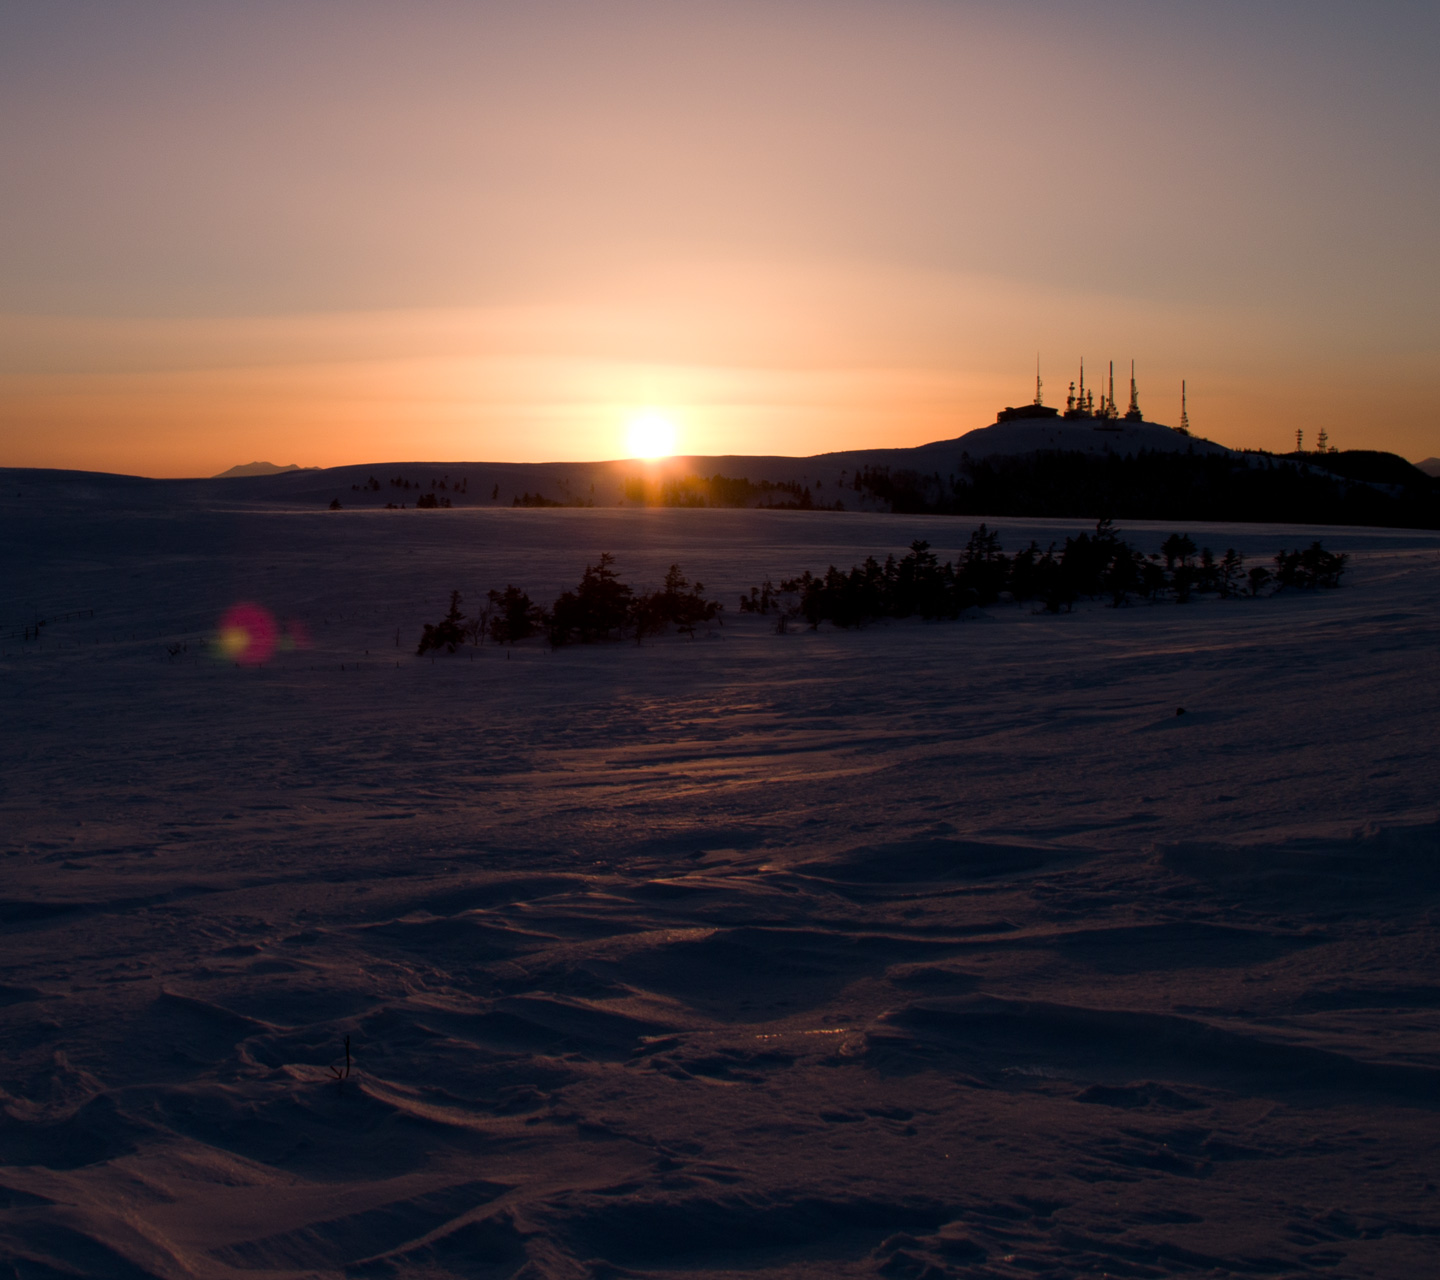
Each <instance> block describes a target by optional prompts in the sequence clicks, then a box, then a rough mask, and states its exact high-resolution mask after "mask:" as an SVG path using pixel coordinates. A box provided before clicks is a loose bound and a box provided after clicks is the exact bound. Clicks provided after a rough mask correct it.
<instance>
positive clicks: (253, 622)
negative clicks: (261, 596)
mask: <svg viewBox="0 0 1440 1280" xmlns="http://www.w3.org/2000/svg"><path fill="white" fill-rule="evenodd" d="M278 640H279V632H278V629H277V628H276V626H275V619H274V617H273V616H272V615H271V613H270V612H269V610H267V609H263V608H261V607H260V606H259V605H258V604H249V603H245V604H237V605H232V606H231V607H230V608H229V609H227V610H226V611H225V614H224V616H223V617H222V618H221V619H220V632H219V635H218V636H217V643H218V645H219V649H220V652H221V654H222V655H223V656H224V657H226V658H228V659H230V660H231V661H232V662H238V663H239V664H240V665H241V666H245V667H254V666H258V665H259V664H260V663H262V662H264V661H266V660H267V659H268V658H269V657H270V656H271V655H272V654H273V653H274V652H275V646H276V644H277V642H278Z"/></svg>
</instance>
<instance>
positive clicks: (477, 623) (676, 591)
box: [416, 552, 723, 654]
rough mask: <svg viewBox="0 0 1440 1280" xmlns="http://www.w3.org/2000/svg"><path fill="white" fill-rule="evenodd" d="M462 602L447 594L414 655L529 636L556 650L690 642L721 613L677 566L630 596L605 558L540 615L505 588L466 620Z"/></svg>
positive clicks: (517, 591) (520, 594) (522, 595)
mask: <svg viewBox="0 0 1440 1280" xmlns="http://www.w3.org/2000/svg"><path fill="white" fill-rule="evenodd" d="M463 603H464V598H463V597H462V596H461V594H460V592H459V591H452V592H451V593H450V609H449V611H448V612H447V613H446V614H445V616H444V617H443V618H442V619H441V620H440V621H439V622H438V623H433V624H431V623H427V624H426V625H425V629H424V631H423V633H422V634H421V636H420V645H419V648H418V649H417V650H416V652H417V653H421V654H424V653H430V652H438V651H440V650H442V649H443V650H445V651H446V652H447V653H454V652H455V651H456V650H457V649H458V648H459V647H460V646H461V645H463V644H467V643H469V644H480V643H482V642H483V641H486V640H489V641H492V642H493V643H495V644H514V643H515V642H516V641H518V640H526V639H529V638H530V637H531V636H537V635H543V636H545V637H546V638H547V639H548V640H549V642H550V644H552V645H554V646H556V647H559V646H561V645H569V644H598V643H601V642H604V641H607V640H624V639H633V640H634V641H635V642H636V643H637V644H638V643H640V642H642V641H643V640H645V639H646V637H648V636H657V635H661V634H663V633H664V632H666V631H668V630H669V629H670V628H671V627H674V628H675V630H676V631H678V632H680V633H681V634H682V635H688V636H690V637H691V638H692V639H693V638H694V636H695V632H696V630H697V628H699V627H700V626H701V625H703V624H705V623H709V622H714V621H716V620H717V619H718V618H719V616H720V612H721V610H722V608H723V606H722V605H721V604H720V602H719V601H718V600H707V599H706V598H705V585H704V583H701V582H693V583H692V582H691V581H690V580H689V579H688V578H686V577H685V575H684V574H683V573H682V572H681V571H680V566H679V565H678V564H672V565H671V566H670V568H669V570H668V571H667V572H666V574H665V580H664V583H663V585H662V586H661V587H660V588H659V589H658V590H656V591H649V592H644V591H636V590H635V589H634V588H633V587H631V586H630V584H629V583H627V582H623V581H621V579H620V575H619V574H618V573H617V572H616V570H615V557H614V556H613V555H611V554H610V553H609V552H606V553H604V554H602V555H601V556H600V559H599V561H598V563H596V564H592V565H586V566H585V571H584V573H583V574H581V577H580V581H579V583H578V584H577V585H576V586H575V587H574V588H573V589H572V590H569V591H564V592H561V594H560V595H559V596H558V597H557V598H556V600H555V601H554V603H553V604H551V605H550V606H549V607H548V608H546V607H545V606H543V605H541V604H538V603H537V602H536V601H534V600H533V599H531V597H530V595H529V593H528V592H526V591H524V590H522V589H521V588H520V587H517V586H515V585H514V584H513V583H512V584H509V585H507V586H506V588H505V590H503V591H496V590H491V591H490V592H488V593H487V595H486V598H485V602H484V603H483V604H482V606H481V608H480V610H479V611H478V612H477V613H476V614H475V615H474V616H473V617H467V616H466V615H465V613H464V612H463V611H462V609H461V605H462V604H463Z"/></svg>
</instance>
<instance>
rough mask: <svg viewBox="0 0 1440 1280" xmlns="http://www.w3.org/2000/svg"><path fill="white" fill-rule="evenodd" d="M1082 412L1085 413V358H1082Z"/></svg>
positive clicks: (1080, 402)
mask: <svg viewBox="0 0 1440 1280" xmlns="http://www.w3.org/2000/svg"><path fill="white" fill-rule="evenodd" d="M1079 404H1080V412H1081V413H1082V414H1083V413H1084V412H1085V357H1084V356H1081V357H1080V401H1079Z"/></svg>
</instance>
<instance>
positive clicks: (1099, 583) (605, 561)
mask: <svg viewBox="0 0 1440 1280" xmlns="http://www.w3.org/2000/svg"><path fill="white" fill-rule="evenodd" d="M1348 559H1349V557H1348V556H1347V555H1345V554H1343V553H1340V554H1336V553H1334V552H1330V551H1326V550H1325V548H1324V547H1323V546H1322V545H1321V544H1320V543H1319V542H1313V543H1311V544H1310V546H1309V547H1306V548H1304V549H1296V550H1294V551H1286V550H1282V551H1280V552H1279V553H1278V554H1277V555H1276V556H1275V557H1274V560H1273V564H1274V568H1273V569H1272V568H1268V567H1267V566H1265V565H1259V564H1257V565H1251V566H1250V567H1249V568H1246V565H1245V557H1244V556H1242V555H1241V554H1240V553H1239V552H1238V551H1236V550H1235V549H1234V548H1233V547H1231V548H1228V549H1227V550H1226V551H1225V553H1224V554H1223V555H1221V556H1219V557H1216V555H1215V554H1214V552H1212V551H1211V549H1210V548H1209V547H1197V546H1196V545H1195V542H1194V540H1193V539H1192V538H1191V537H1190V536H1189V535H1188V534H1183V533H1172V534H1171V535H1170V536H1169V537H1168V538H1166V539H1165V541H1164V542H1162V543H1161V544H1160V550H1159V551H1158V552H1155V553H1152V554H1150V555H1148V556H1147V555H1145V554H1144V553H1143V552H1141V551H1138V550H1136V548H1134V547H1132V546H1130V545H1129V543H1127V542H1125V541H1124V540H1123V539H1122V538H1121V537H1120V535H1119V533H1118V532H1117V531H1116V529H1115V527H1114V525H1113V524H1112V523H1111V522H1110V521H1109V520H1101V521H1100V522H1099V523H1098V524H1097V525H1096V526H1095V530H1094V532H1093V533H1081V534H1079V535H1077V536H1076V537H1073V538H1066V539H1065V542H1064V545H1063V546H1060V547H1057V546H1056V545H1055V544H1054V543H1051V544H1050V546H1048V547H1045V548H1043V549H1042V548H1041V547H1040V545H1039V544H1038V543H1037V542H1035V541H1033V540H1032V541H1031V542H1030V545H1029V546H1028V547H1025V548H1023V549H1022V550H1020V551H1018V552H1016V553H1015V554H1014V555H1007V554H1006V553H1005V551H1004V550H1003V548H1002V547H1001V546H1000V537H999V534H998V533H997V532H995V531H994V530H992V529H990V528H989V527H988V526H986V525H984V524H982V525H981V526H980V527H979V528H978V529H976V530H974V531H973V532H972V533H971V535H970V539H969V541H968V542H967V543H966V544H965V549H964V551H962V552H961V554H960V555H959V557H958V558H957V559H956V560H955V562H954V563H953V564H952V563H951V562H949V561H945V562H943V563H942V562H941V560H940V558H939V557H938V556H937V555H936V554H935V553H934V552H933V551H932V550H931V549H930V544H929V543H928V542H925V541H916V542H912V543H911V544H910V550H909V551H908V552H907V553H906V554H905V555H903V556H901V557H900V558H898V559H897V558H896V557H895V556H893V555H891V556H887V557H886V559H885V562H884V563H883V564H882V563H881V562H880V561H878V560H876V559H875V557H874V556H870V557H868V558H867V559H866V560H865V561H864V563H863V564H858V565H852V566H851V568H850V569H849V570H848V571H847V570H842V569H839V568H837V567H836V566H835V565H833V564H832V565H831V566H830V567H829V568H828V569H827V570H826V571H825V572H824V573H823V574H814V573H811V572H810V571H808V570H807V571H805V572H804V573H802V574H801V575H800V576H798V577H794V578H786V579H782V580H781V582H780V584H779V586H776V585H775V584H774V583H773V582H772V581H770V580H769V579H767V580H766V581H765V582H764V583H763V584H762V585H761V586H758V587H751V588H750V591H749V594H748V595H741V597H740V612H742V613H751V614H760V615H770V614H774V615H776V616H777V627H776V629H777V630H779V631H784V630H786V629H787V626H788V624H789V623H790V622H792V621H794V622H799V621H802V620H803V621H804V622H805V623H807V624H808V625H809V626H810V627H811V628H812V629H814V628H817V627H819V626H820V624H821V623H822V622H828V623H830V624H831V625H833V626H837V627H845V628H849V627H861V626H864V625H866V624H867V623H870V622H878V621H879V620H881V619H882V618H910V617H920V618H926V619H932V620H933V619H942V618H958V617H959V616H960V615H961V614H962V613H964V612H965V611H966V610H967V609H971V608H977V607H985V606H987V605H993V604H997V603H999V602H1000V601H1001V600H1009V601H1011V602H1013V603H1016V604H1026V603H1032V602H1033V603H1038V604H1039V605H1041V606H1042V607H1043V608H1044V609H1045V610H1046V611H1047V612H1050V613H1059V612H1062V611H1069V610H1070V609H1072V608H1073V607H1074V605H1075V603H1076V602H1077V601H1078V600H1080V599H1082V598H1105V599H1108V601H1109V602H1110V603H1111V604H1112V605H1113V606H1115V607H1117V608H1118V607H1120V606H1122V605H1125V604H1127V603H1129V602H1130V600H1131V599H1132V598H1134V599H1141V600H1149V601H1152V602H1155V601H1159V600H1162V599H1170V600H1174V601H1175V602H1177V603H1181V604H1183V603H1185V602H1186V601H1188V600H1191V599H1193V598H1194V597H1196V596H1200V595H1206V594H1210V595H1216V596H1219V597H1220V598H1222V599H1229V598H1234V597H1238V596H1259V595H1262V594H1273V593H1275V592H1277V591H1282V590H1287V589H1293V590H1303V589H1313V588H1321V587H1338V586H1339V585H1340V577H1341V575H1342V574H1343V573H1344V572H1345V565H1346V563H1347V561H1348ZM463 603H464V598H463V597H462V596H461V594H460V592H459V591H452V592H451V593H450V608H449V611H448V612H447V613H446V614H445V616H444V617H443V618H442V619H441V620H440V621H439V622H437V623H426V624H425V627H424V631H423V633H422V634H421V637H420V644H419V647H418V648H417V650H416V652H417V653H419V654H425V653H431V652H439V651H441V650H444V651H446V652H448V653H454V652H455V651H456V650H457V649H459V648H460V646H461V645H464V644H480V643H482V642H485V641H490V642H493V643H495V644H515V643H516V642H517V641H520V640H527V639H529V638H531V637H533V636H544V637H545V638H546V639H548V641H549V642H550V644H551V645H554V646H557V647H559V646H562V645H570V644H598V643H603V642H605V641H615V640H624V639H633V640H635V642H636V643H637V644H638V643H640V642H642V641H644V640H645V639H646V638H647V637H649V636H657V635H661V634H663V633H665V632H666V631H668V630H669V629H670V628H672V627H673V628H674V629H675V630H676V631H678V632H680V633H681V634H684V635H689V636H690V637H691V638H693V637H694V635H695V633H696V630H697V628H699V627H700V626H702V625H703V624H706V623H711V622H715V621H717V620H718V619H719V617H720V614H721V612H722V610H723V608H724V606H723V605H722V604H721V603H720V602H719V601H717V600H710V599H707V598H706V596H705V586H704V584H703V583H700V582H694V583H692V582H691V581H690V580H689V579H687V578H686V577H685V575H684V574H683V573H682V572H681V570H680V566H679V565H678V564H672V565H671V566H670V568H669V570H668V571H667V572H666V574H665V580H664V583H663V585H662V586H661V587H660V588H659V589H658V590H655V591H650V592H642V591H636V590H635V589H634V588H633V587H631V586H630V585H629V583H627V582H624V581H622V580H621V578H620V575H619V574H618V573H617V572H616V569H615V557H614V556H613V555H611V554H609V553H608V552H606V553H604V554H603V555H601V556H600V558H599V560H598V562H597V563H595V564H592V565H586V566H585V570H584V572H583V573H582V574H581V577H580V581H579V583H578V584H577V585H576V586H575V587H574V588H572V589H571V590H569V591H564V592H562V593H561V594H560V595H559V596H558V597H557V598H556V599H555V601H554V602H553V603H552V604H551V605H550V606H549V607H548V608H547V607H546V606H544V605H542V604H539V603H537V602H536V601H535V600H534V599H532V597H531V596H530V594H529V593H528V592H526V591H525V590H523V589H522V588H520V587H517V586H515V585H514V584H513V583H511V584H508V585H507V586H506V587H505V589H504V590H503V591H498V590H491V591H490V592H488V593H487V595H486V598H485V601H484V603H483V604H482V606H481V608H480V609H479V611H478V612H477V613H476V614H475V615H473V616H467V615H466V614H465V613H464V611H463V610H462V608H461V606H462V605H463Z"/></svg>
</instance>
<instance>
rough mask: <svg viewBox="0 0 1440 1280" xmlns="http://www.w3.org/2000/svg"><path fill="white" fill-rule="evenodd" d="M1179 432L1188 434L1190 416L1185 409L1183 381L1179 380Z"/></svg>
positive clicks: (1182, 379)
mask: <svg viewBox="0 0 1440 1280" xmlns="http://www.w3.org/2000/svg"><path fill="white" fill-rule="evenodd" d="M1180 430H1181V431H1183V432H1184V433H1185V434H1186V435H1187V436H1188V435H1189V434H1190V414H1189V411H1188V410H1187V409H1186V408H1185V379H1184V378H1181V379H1180Z"/></svg>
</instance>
